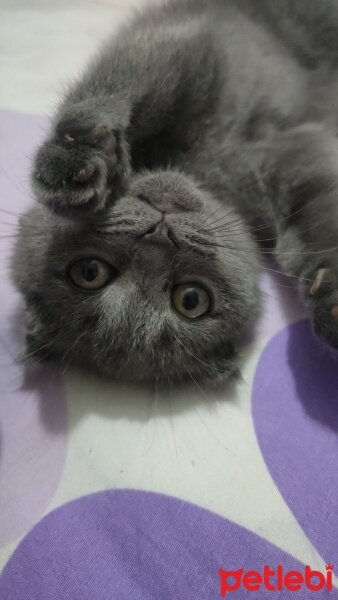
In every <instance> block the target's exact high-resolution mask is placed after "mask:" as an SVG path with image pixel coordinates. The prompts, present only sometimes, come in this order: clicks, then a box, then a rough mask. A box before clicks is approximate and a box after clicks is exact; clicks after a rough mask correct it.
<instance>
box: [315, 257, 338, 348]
mask: <svg viewBox="0 0 338 600" xmlns="http://www.w3.org/2000/svg"><path fill="white" fill-rule="evenodd" d="M308 305H309V307H310V310H311V313H312V321H313V326H314V330H315V333H316V334H317V335H318V336H319V337H320V338H322V339H324V340H325V341H326V342H327V343H328V344H329V345H330V346H332V347H333V348H336V349H338V268H337V266H333V265H331V266H329V265H328V266H321V267H319V268H318V269H316V271H315V272H314V273H313V275H312V277H311V281H310V282H308Z"/></svg>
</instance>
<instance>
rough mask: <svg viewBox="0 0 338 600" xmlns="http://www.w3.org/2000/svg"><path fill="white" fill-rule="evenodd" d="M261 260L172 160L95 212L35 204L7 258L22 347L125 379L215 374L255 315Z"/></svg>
mask: <svg viewBox="0 0 338 600" xmlns="http://www.w3.org/2000/svg"><path fill="white" fill-rule="evenodd" d="M226 233H227V235H225V234H226ZM224 240H227V245H226V243H225V241H224ZM229 240H230V241H229ZM257 263H258V261H257V254H256V249H255V246H254V243H253V242H252V241H250V237H249V235H248V234H247V231H246V228H245V225H244V224H243V223H242V221H241V220H240V218H239V217H238V215H236V213H234V211H233V210H229V208H226V207H223V206H222V205H221V204H219V203H218V202H217V201H216V200H214V199H213V198H212V197H210V196H209V195H208V194H207V193H206V192H202V191H200V190H199V189H198V188H197V187H196V186H195V185H194V183H193V182H192V181H190V180H189V179H188V178H186V177H184V176H182V175H181V174H178V173H175V172H157V173H145V174H142V175H140V176H139V177H137V178H136V179H135V180H134V181H133V183H132V185H131V187H130V189H129V191H128V194H127V195H126V197H124V198H121V199H119V200H118V201H116V202H115V203H114V205H113V206H111V207H110V208H109V209H107V210H105V211H104V213H99V214H97V215H94V216H93V215H92V216H84V215H81V214H80V216H77V217H76V218H73V219H65V218H63V217H60V216H56V215H54V214H52V213H50V212H46V209H44V208H42V207H40V206H36V207H35V208H33V209H32V210H31V211H30V212H29V213H27V214H26V215H24V216H23V217H22V219H21V228H20V235H19V238H18V242H17V245H16V250H15V254H14V257H13V261H12V273H13V279H14V281H15V284H16V285H17V287H18V288H19V289H20V290H21V291H22V292H23V294H24V296H25V300H26V307H27V319H26V323H27V346H28V347H27V351H28V352H29V353H33V354H34V355H36V356H37V357H38V358H43V357H44V356H52V357H56V358H57V359H58V360H59V361H62V362H63V363H64V365H65V366H66V365H68V364H75V365H81V366H84V367H86V368H91V369H94V370H95V371H97V372H99V373H102V374H104V375H107V376H109V377H113V378H114V379H116V380H122V381H128V382H130V381H133V382H157V383H159V384H161V383H179V382H181V381H185V380H187V381H189V380H191V379H193V380H200V381H202V380H203V381H206V380H208V382H210V383H215V384H217V383H220V382H221V381H223V379H224V378H226V377H228V376H229V374H230V373H232V372H234V371H235V370H236V367H235V364H234V362H233V356H234V344H235V342H236V340H237V339H238V337H239V336H240V334H241V332H242V331H243V328H244V327H245V325H246V324H247V323H248V321H250V320H251V318H254V317H255V316H256V310H257V309H256V307H257V303H258V302H257V300H258V298H257V295H258V293H257V289H256V279H257Z"/></svg>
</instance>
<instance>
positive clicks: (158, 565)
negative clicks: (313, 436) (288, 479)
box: [0, 490, 337, 600]
mask: <svg viewBox="0 0 338 600" xmlns="http://www.w3.org/2000/svg"><path fill="white" fill-rule="evenodd" d="M264 564H268V565H270V566H271V568H274V567H276V566H277V565H279V564H280V565H283V567H284V569H286V570H289V569H298V570H303V569H304V567H303V566H302V565H301V564H300V563H298V562H297V561H296V560H295V559H293V558H292V557H291V556H289V555H287V554H285V553H283V552H282V551H280V550H279V549H278V548H276V547H275V546H273V545H272V544H269V543H268V542H266V541H264V540H263V539H262V538H260V537H259V536H257V535H254V534H252V533H250V532H249V531H247V530H246V529H244V528H242V527H239V526H238V525H235V524H234V523H232V522H230V521H227V520H225V519H223V518H221V517H219V516H218V515H216V514H213V513H211V512H209V511H206V510H204V509H201V508H198V507H196V506H194V505H192V504H188V503H186V502H183V501H181V500H177V499H174V498H169V497H166V496H161V495H158V494H152V493H146V492H137V491H121V490H120V491H108V492H99V493H97V494H93V495H90V496H86V497H83V498H79V499H77V500H75V501H73V502H70V503H69V504H66V505H64V506H62V507H60V508H59V509H57V510H55V511H53V512H52V513H50V514H49V515H48V516H47V517H45V518H44V519H43V520H42V521H41V522H40V523H39V524H38V525H37V526H36V527H35V528H34V529H33V530H32V531H31V532H30V533H29V534H28V535H27V537H26V538H25V539H24V540H23V542H22V543H21V544H20V546H19V547H18V549H17V550H16V552H15V553H14V555H13V556H12V558H11V559H10V561H9V562H8V564H7V566H6V567H5V569H4V572H3V575H2V577H0V597H1V598H6V600H32V598H34V600H60V598H62V599H63V600H93V598H95V600H113V599H115V598H116V599H118V600H130V599H131V598H132V599H133V600H148V599H149V600H152V599H156V600H160V599H163V600H166V599H168V600H171V599H175V600H196V598H198V599H199V600H212V598H218V597H220V596H219V592H220V586H219V575H218V570H219V569H220V568H223V569H225V570H237V569H241V568H243V569H245V570H252V569H253V570H255V569H257V570H260V571H261V570H262V569H263V566H264ZM308 594H309V593H308V591H307V590H303V591H300V592H298V595H297V597H298V598H301V599H306V598H308V597H309V596H308ZM324 596H325V597H327V592H325V593H322V595H321V593H319V597H324ZM331 596H332V597H335V598H337V594H336V593H335V592H333V593H332V594H331ZM257 597H259V599H260V600H262V599H264V598H270V597H271V592H268V591H266V590H264V589H262V590H261V591H260V592H259V596H257ZM229 598H234V599H236V598H237V599H239V598H241V599H242V598H252V593H251V592H246V591H245V590H243V589H240V590H238V591H235V592H232V593H231V595H230V594H229Z"/></svg>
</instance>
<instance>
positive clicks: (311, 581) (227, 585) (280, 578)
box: [218, 565, 333, 598]
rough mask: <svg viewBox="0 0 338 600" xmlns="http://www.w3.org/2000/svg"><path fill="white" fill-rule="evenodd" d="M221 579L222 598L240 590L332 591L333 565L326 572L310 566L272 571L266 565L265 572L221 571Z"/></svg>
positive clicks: (327, 566) (327, 567)
mask: <svg viewBox="0 0 338 600" xmlns="http://www.w3.org/2000/svg"><path fill="white" fill-rule="evenodd" d="M218 573H219V577H220V595H221V597H222V598H225V597H226V596H228V595H230V594H231V592H234V591H236V590H239V589H245V590H248V591H250V592H259V590H261V589H266V590H268V591H271V592H275V591H282V590H289V591H290V592H298V591H299V590H301V589H304V588H307V589H308V590H309V591H311V592H318V591H320V590H324V589H325V590H327V591H328V592H330V591H331V590H332V574H333V565H326V572H325V573H322V572H321V571H313V570H312V569H311V567H309V565H307V566H306V567H305V568H304V571H303V572H301V571H284V569H283V567H282V566H281V565H278V567H277V568H275V569H271V568H270V567H269V566H268V565H264V568H263V572H260V571H244V569H238V570H237V571H225V570H224V569H219V571H218Z"/></svg>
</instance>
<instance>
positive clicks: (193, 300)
mask: <svg viewBox="0 0 338 600" xmlns="http://www.w3.org/2000/svg"><path fill="white" fill-rule="evenodd" d="M182 304H183V308H185V310H193V309H194V308H196V307H197V306H198V304H199V295H198V291H197V290H188V291H187V293H186V294H185V296H184V298H183V302H182Z"/></svg>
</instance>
